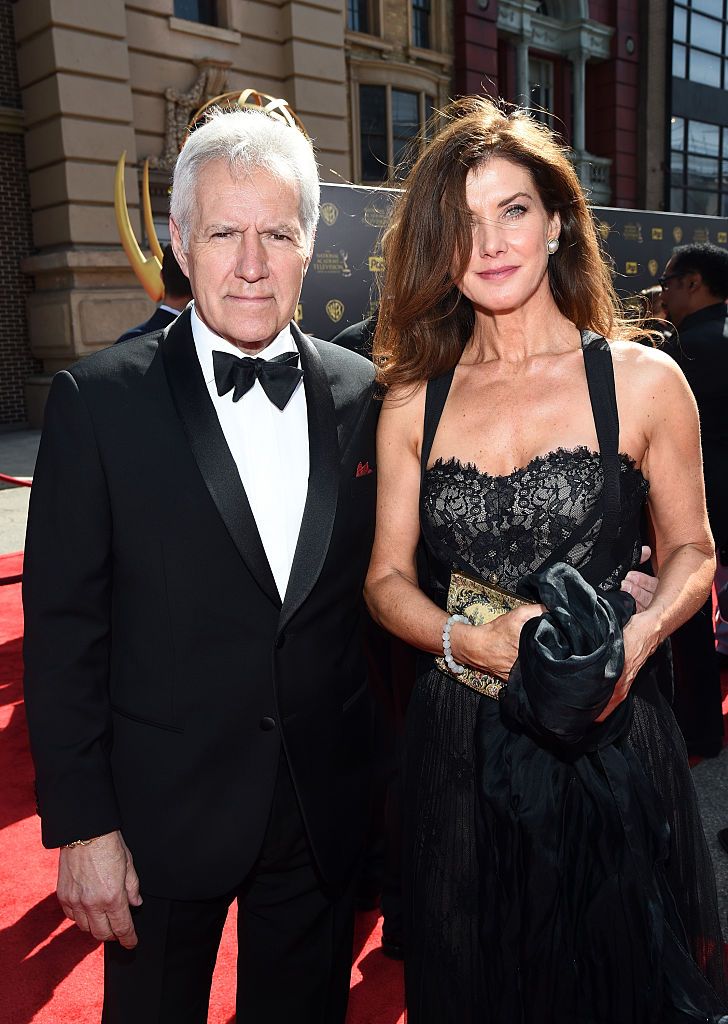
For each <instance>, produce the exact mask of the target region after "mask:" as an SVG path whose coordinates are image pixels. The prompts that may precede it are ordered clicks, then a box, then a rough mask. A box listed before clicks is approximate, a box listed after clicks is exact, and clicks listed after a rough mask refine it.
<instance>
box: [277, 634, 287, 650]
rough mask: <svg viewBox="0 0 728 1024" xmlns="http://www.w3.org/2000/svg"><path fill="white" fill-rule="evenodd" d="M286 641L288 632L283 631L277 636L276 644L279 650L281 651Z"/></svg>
mask: <svg viewBox="0 0 728 1024" xmlns="http://www.w3.org/2000/svg"><path fill="white" fill-rule="evenodd" d="M285 642H286V634H285V633H281V634H280V635H279V636H277V637H276V642H275V645H276V647H277V648H278V650H279V651H280V649H281V647H282V646H283V644H284V643H285Z"/></svg>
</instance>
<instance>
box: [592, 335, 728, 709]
mask: <svg viewBox="0 0 728 1024" xmlns="http://www.w3.org/2000/svg"><path fill="white" fill-rule="evenodd" d="M634 372H635V374H639V378H640V379H639V381H637V387H635V388H630V395H629V405H630V407H632V408H633V409H634V411H635V414H636V415H639V416H641V417H642V419H643V423H644V431H645V436H646V440H647V448H646V453H645V456H644V458H643V461H642V467H641V468H642V472H643V474H644V476H645V477H646V479H647V480H649V483H650V495H649V499H648V503H649V509H650V516H651V519H652V524H653V528H654V533H655V557H656V562H657V569H658V572H659V583H658V585H657V589H656V590H655V595H654V598H653V600H652V603H651V604H650V606H649V608H647V609H646V610H645V611H642V612H640V613H638V614H637V615H634V616H633V618H632V619H631V620H630V621H629V623H628V624H627V626H626V627H625V631H624V641H625V669H624V673H623V675H622V678H621V679H620V681H619V683H618V684H617V687H616V689H615V691H614V695H613V697H612V700H611V701H610V702H609V704H608V705H607V707H606V709H605V711H604V712H603V713H602V715H601V716H600V718H599V721H601V720H602V719H603V718H604V717H606V715H608V714H609V713H610V712H611V711H612V710H613V709H614V708H615V707H616V706H617V704H619V703H621V701H623V700H624V698H625V697H626V696H627V694H628V692H629V688H630V686H631V685H632V682H633V681H634V677H635V676H636V674H637V672H638V671H639V669H640V668H641V667H642V665H643V664H644V662H645V661H646V659H647V658H648V656H649V655H650V654H651V653H652V652H653V651H654V650H655V648H656V647H657V646H658V644H659V643H660V642H661V641H662V640H664V639H665V638H666V637H668V636H669V635H670V634H671V633H673V632H674V631H675V630H676V629H677V628H678V626H681V625H682V624H683V622H686V621H687V619H689V618H690V616H691V615H694V614H695V612H696V611H697V610H698V609H699V608H700V607H701V606H702V605H703V603H704V602H705V599H706V598H707V596H708V594H709V592H710V587H711V584H712V581H713V575H714V573H715V551H714V547H713V538H712V536H711V533H710V527H709V526H708V516H707V513H706V510H705V486H704V482H703V463H702V457H701V452H700V429H699V424H698V410H697V406H696V404H695V399H694V398H693V395H692V392H691V391H690V388H689V386H688V384H687V381H686V380H685V377H684V376H683V374H682V371H681V370H680V368H679V367H678V366H677V364H676V363H674V362H673V361H672V360H671V359H670V358H669V357H667V356H665V355H664V354H663V353H660V352H656V351H650V352H645V353H640V360H639V366H635V367H634Z"/></svg>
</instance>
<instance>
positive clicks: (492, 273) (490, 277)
mask: <svg viewBox="0 0 728 1024" xmlns="http://www.w3.org/2000/svg"><path fill="white" fill-rule="evenodd" d="M517 270H518V267H498V268H497V269H496V270H479V271H478V277H480V278H482V279H483V280H484V281H503V280H505V278H507V277H510V276H511V274H514V273H515V272H516V271H517Z"/></svg>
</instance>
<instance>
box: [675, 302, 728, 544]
mask: <svg viewBox="0 0 728 1024" xmlns="http://www.w3.org/2000/svg"><path fill="white" fill-rule="evenodd" d="M665 350H666V351H667V352H669V353H670V355H671V356H672V357H673V358H674V359H675V360H676V361H677V362H678V363H679V364H680V367H681V369H682V371H683V373H684V374H685V376H686V377H687V381H688V384H689V385H690V387H691V389H692V391H693V394H694V395H695V401H696V402H697V406H698V413H699V415H700V436H701V443H702V446H703V470H704V474H705V496H706V499H707V504H708V516H709V517H710V526H711V529H712V531H713V535H714V536H715V541H716V545H717V546H718V547H723V546H724V545H725V544H726V543H728V308H726V304H725V302H716V303H714V304H713V305H712V306H705V308H704V309H699V310H698V311H697V313H691V314H690V315H689V316H686V317H685V319H684V320H683V322H682V323H681V324H680V330H679V341H677V340H675V341H671V342H669V343H668V344H667V345H666V346H665Z"/></svg>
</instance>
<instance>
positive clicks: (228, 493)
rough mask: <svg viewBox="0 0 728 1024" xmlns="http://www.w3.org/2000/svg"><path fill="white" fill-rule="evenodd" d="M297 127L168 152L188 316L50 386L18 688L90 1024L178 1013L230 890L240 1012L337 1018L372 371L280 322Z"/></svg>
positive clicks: (291, 268) (287, 301)
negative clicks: (99, 989) (99, 965)
mask: <svg viewBox="0 0 728 1024" xmlns="http://www.w3.org/2000/svg"><path fill="white" fill-rule="evenodd" d="M318 203H319V185H318V173H317V170H316V164H315V159H314V155H313V151H312V148H311V146H310V144H309V142H308V140H307V139H306V138H305V137H304V136H303V135H302V134H301V133H300V132H299V131H298V130H297V129H294V128H290V127H288V126H286V125H284V124H282V123H281V122H278V121H275V120H274V119H272V118H270V117H268V115H266V114H263V113H262V112H257V111H236V112H233V113H218V114H216V115H215V116H213V117H212V118H211V119H210V120H209V121H208V122H207V123H206V124H204V125H203V126H202V127H200V128H198V129H197V130H196V131H195V132H194V133H193V134H192V135H191V136H190V138H189V139H188V141H187V143H186V145H185V147H184V149H183V151H182V153H181V155H180V157H179V160H178V162H177V166H176V169H175V175H174V188H173V194H172V202H171V219H170V230H171V237H172V244H173V246H174V250H175V254H176V256H177V259H178V261H179V263H180V266H181V267H182V269H183V270H184V272H185V273H186V274H187V276H188V277H189V280H190V283H191V288H192V294H193V296H194V304H193V305H192V306H191V307H190V308H188V309H187V310H185V311H184V312H183V313H182V315H181V316H180V317H178V318H177V319H176V320H175V321H174V323H173V324H172V325H171V326H170V327H168V328H167V329H165V330H164V331H162V332H159V333H157V334H156V335H147V336H145V337H141V338H138V339H132V340H130V341H128V342H126V343H125V344H123V345H117V346H114V347H112V348H110V349H107V350H106V351H103V352H100V353H97V354H95V355H92V356H89V357H88V358H87V359H85V360H83V361H82V362H81V363H78V364H76V365H75V366H73V367H71V368H70V370H68V371H63V372H61V373H59V374H57V376H56V378H55V379H54V382H53V385H52V388H51V392H50V396H49V399H48V404H47V409H46V422H45V428H44V432H43V438H42V442H41V447H40V452H39V456H38V462H37V468H36V475H35V479H34V486H33V494H32V500H31V508H30V515H29V526H28V538H27V546H26V560H25V578H24V598H25V614H26V644H25V657H26V702H27V713H28V723H29V727H30V734H31V743H32V750H33V756H34V759H35V765H36V776H37V794H38V803H39V812H40V815H41V818H42V829H43V841H44V844H45V845H46V846H48V847H61V851H60V859H59V880H58V895H59V899H60V901H61V905H62V906H63V909H64V911H65V913H66V915H67V916H68V917H69V918H71V919H72V920H74V921H75V922H76V923H77V924H78V925H79V927H81V928H82V929H83V930H84V931H90V932H91V933H92V934H93V935H94V936H95V937H96V938H98V939H101V940H105V999H104V1011H103V1021H104V1022H105V1024H117V1022H123V1024H152V1022H154V1024H172V1022H174V1024H201V1022H203V1021H205V1020H206V1019H207V1007H208V1001H209V992H210V982H211V977H212V971H213V967H214V963H215V957H216V953H217V947H218V944H219V940H220V935H221V931H222V927H223V923H224V920H225V916H226V913H227V910H228V907H229V905H230V903H231V902H232V901H233V900H234V899H236V898H237V900H238V940H239V960H238V993H237V1014H238V1016H237V1019H238V1021H240V1022H241V1024H243V1022H245V1024H258V1022H260V1024H262V1022H266V1024H277V1022H281V1024H283V1022H285V1024H290V1022H292V1021H295V1022H296V1024H314V1022H315V1024H333V1022H337V1024H342V1022H343V1020H344V1016H345V1010H346V1001H347V996H348V989H349V972H350V964H351V952H352V931H353V884H352V880H353V876H354V873H355V867H356V864H357V861H358V859H359V857H360V852H361V848H362V844H363V839H364V831H365V828H366V824H367V799H368V796H367V790H368V781H367V776H368V758H369V752H368V745H369V728H370V707H369V699H368V694H367V686H366V672H365V666H364V660H363V658H362V656H361V650H360V636H359V632H360V613H361V591H362V585H363V580H364V576H365V572H366V569H367V564H368V560H369V552H370V546H371V541H372V535H373V526H374V505H375V490H376V483H375V481H376V475H375V472H374V469H375V450H374V427H375V420H376V412H377V404H376V402H375V401H374V400H373V377H374V372H373V368H372V366H371V364H369V363H368V362H367V361H366V360H364V359H362V358H360V357H359V356H357V355H355V354H353V353H350V352H347V351H346V350H343V349H340V348H338V347H336V346H333V345H330V344H328V343H326V342H319V341H317V340H315V339H311V338H309V337H306V336H305V335H303V334H302V333H301V332H300V331H299V330H298V329H297V327H296V325H295V323H294V322H293V314H294V311H295V309H296V304H297V302H298V298H299V294H300V290H301V284H302V281H303V276H304V274H305V272H306V269H307V267H308V263H309V260H310V258H311V252H312V248H313V239H314V232H315V225H316V221H317V219H318Z"/></svg>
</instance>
